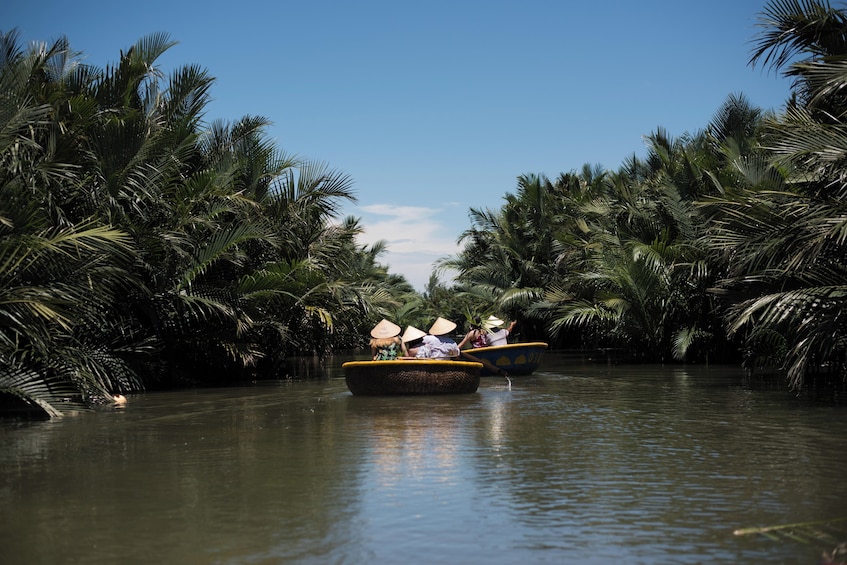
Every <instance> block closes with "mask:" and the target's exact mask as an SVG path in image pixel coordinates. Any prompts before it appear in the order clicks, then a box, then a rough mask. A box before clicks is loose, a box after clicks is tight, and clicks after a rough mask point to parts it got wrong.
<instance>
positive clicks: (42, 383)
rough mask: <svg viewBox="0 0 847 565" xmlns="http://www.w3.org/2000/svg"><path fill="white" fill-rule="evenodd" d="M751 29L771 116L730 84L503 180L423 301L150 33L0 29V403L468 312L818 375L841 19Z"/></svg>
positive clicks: (637, 357)
mask: <svg viewBox="0 0 847 565" xmlns="http://www.w3.org/2000/svg"><path fill="white" fill-rule="evenodd" d="M760 24H761V28H760V29H761V31H760V32H759V33H758V35H756V37H755V38H754V42H753V46H754V47H753V49H752V51H751V53H750V54H749V64H750V66H751V67H754V68H755V67H757V66H758V67H763V68H767V69H768V70H771V71H774V72H776V73H782V74H783V75H785V76H787V77H790V78H791V79H792V80H793V86H792V91H791V92H790V93H789V96H788V99H787V100H786V104H785V107H784V108H783V109H781V110H780V111H778V112H777V111H773V110H762V109H759V108H755V107H752V106H751V105H750V103H749V102H748V101H747V100H746V98H745V97H744V96H743V94H730V95H729V96H728V97H727V99H726V101H725V103H724V104H723V106H721V107H720V108H719V109H718V110H717V112H716V113H715V115H714V117H713V119H712V121H711V122H710V123H708V124H705V125H704V127H703V129H702V130H700V131H698V132H695V133H686V134H684V135H682V136H681V137H679V138H673V137H671V135H670V134H669V133H668V132H666V131H664V130H663V129H662V128H658V129H657V130H656V131H655V132H653V133H652V134H650V135H649V136H648V137H647V140H648V154H647V156H646V158H644V159H638V158H635V157H633V158H631V159H630V160H628V161H626V162H624V163H623V164H622V165H621V166H620V167H619V168H618V169H617V170H614V171H612V170H604V169H602V168H600V167H596V166H591V165H585V166H584V167H583V168H582V170H580V171H571V172H568V173H562V174H560V175H559V176H558V177H556V178H555V179H550V178H548V177H546V176H545V175H543V174H524V175H521V176H519V177H518V182H517V187H516V190H515V192H514V193H512V194H507V195H506V196H505V198H504V200H505V202H504V204H503V205H502V207H501V208H500V209H498V210H490V209H471V210H470V218H471V226H470V227H469V228H468V229H467V230H466V231H465V232H464V233H463V234H462V238H461V244H462V250H461V251H460V252H459V253H458V254H457V255H455V256H451V257H445V258H443V259H442V260H441V261H440V262H439V264H438V268H437V269H436V271H435V272H434V273H433V274H432V277H431V279H430V283H429V285H428V286H427V288H426V290H425V291H424V292H423V293H418V292H416V291H415V290H414V289H413V288H412V286H411V285H410V284H409V283H408V282H407V281H406V280H405V279H404V278H403V277H402V276H400V275H396V274H392V273H390V272H389V269H388V267H386V266H385V265H383V264H381V263H380V256H381V255H382V253H383V252H384V250H385V244H384V243H382V242H381V243H377V244H374V245H369V246H362V245H359V244H357V243H356V235H357V234H358V233H360V232H361V229H362V228H361V225H360V220H359V219H358V218H354V217H346V218H340V217H337V216H336V214H335V212H334V211H335V210H337V209H339V208H340V206H341V205H342V204H343V203H345V202H351V201H355V194H354V193H353V191H352V188H351V187H352V179H350V178H349V177H348V176H347V175H346V174H344V173H343V172H339V171H336V170H333V169H332V168H330V167H329V166H327V165H325V164H322V163H318V162H313V161H309V160H304V159H301V158H298V157H295V156H293V155H292V154H289V153H287V152H286V151H284V150H282V149H281V148H279V147H277V146H276V145H275V144H274V143H273V142H271V140H269V139H268V137H267V136H266V134H265V128H266V127H267V126H268V125H269V124H270V121H269V120H268V119H267V118H264V117H261V116H251V115H245V116H244V117H242V118H239V119H236V120H235V121H233V122H225V121H222V120H217V121H212V122H207V121H205V112H206V108H207V104H208V102H209V100H210V92H211V90H212V87H213V83H214V79H213V77H211V76H210V75H209V74H208V73H207V71H206V70H205V69H203V68H201V67H199V66H196V65H186V66H182V67H178V68H175V69H172V70H170V71H169V72H167V73H166V72H165V69H161V68H160V67H159V66H158V65H157V60H158V58H159V57H160V56H161V55H162V54H163V53H164V52H165V51H167V50H168V49H169V48H170V47H171V46H173V45H174V42H173V41H172V40H171V38H170V37H169V36H168V35H167V34H153V35H150V36H146V37H143V38H142V39H140V40H139V41H137V42H136V43H135V44H133V45H132V46H131V47H130V48H128V49H126V50H125V51H121V52H120V55H119V58H118V60H117V62H116V63H114V64H113V65H109V66H107V67H105V68H98V67H94V66H91V65H88V64H85V63H84V62H83V61H84V58H83V56H82V54H80V53H76V52H74V51H73V50H72V49H71V46H70V43H69V41H68V40H67V39H66V38H62V39H60V40H57V41H55V42H53V43H50V44H47V43H44V44H33V45H31V46H28V47H24V46H22V45H21V44H20V40H19V33H18V31H17V30H15V29H13V30H11V31H0V95H2V97H3V104H2V105H0V132H2V133H0V359H2V366H0V397H2V398H6V399H9V398H13V399H17V400H19V401H21V402H24V403H26V404H27V405H28V406H31V407H33V408H34V409H36V410H37V411H39V412H40V413H42V414H43V415H46V416H48V417H53V416H59V415H61V414H62V413H65V412H68V411H73V410H79V409H81V408H85V407H86V406H89V405H91V404H92V403H96V402H113V401H114V400H115V399H116V398H117V395H124V394H129V393H132V392H134V391H139V390H144V389H154V388H169V387H175V386H187V385H196V386H212V385H226V384H235V383H239V382H249V381H253V380H257V379H274V378H290V377H292V376H294V377H297V376H298V375H291V374H289V373H288V372H286V370H285V367H286V360H288V359H291V358H292V357H295V356H303V355H308V356H313V357H314V358H316V359H320V358H322V357H323V356H326V355H328V354H331V352H333V351H340V350H344V349H353V348H364V347H365V346H366V338H367V335H368V330H369V328H371V327H372V326H373V325H374V323H376V322H377V321H379V320H380V319H382V318H387V319H389V320H392V321H394V322H395V323H397V324H399V325H401V326H407V325H411V326H414V327H427V326H428V325H429V323H430V322H431V321H432V320H433V319H435V318H436V317H438V316H442V317H445V318H447V319H450V320H454V321H456V322H460V327H461V326H462V322H463V321H466V320H468V319H470V317H471V315H472V313H479V312H490V311H492V310H493V311H495V312H496V313H498V314H499V315H500V316H505V317H507V318H508V319H510V320H517V321H518V326H517V327H518V332H519V336H518V338H519V339H520V340H522V341H532V340H541V341H546V342H548V343H550V346H551V349H569V348H572V349H592V350H602V351H619V352H622V354H623V355H624V356H626V357H627V358H629V359H631V360H632V361H636V362H649V363H655V362H662V363H674V362H690V363H706V362H709V363H735V364H741V365H742V366H744V367H745V368H746V369H747V370H748V371H750V372H751V373H755V372H760V371H761V370H762V369H763V368H768V369H770V370H775V371H776V372H778V374H779V375H780V378H782V379H784V382H785V383H786V384H787V386H789V387H791V388H792V389H795V390H800V389H802V388H803V387H804V386H807V385H808V384H810V383H812V382H815V381H816V380H818V379H823V380H826V381H827V382H833V383H834V384H835V386H843V384H844V379H845V369H846V368H847V321H845V310H844V306H843V305H844V303H845V295H847V261H845V258H847V253H845V251H847V247H845V243H847V175H845V170H847V144H845V143H844V141H843V135H842V131H843V128H844V121H845V115H847V114H846V113H847V94H845V93H847V89H845V86H847V78H845V76H844V75H843V73H841V70H840V69H841V66H842V63H841V61H843V59H844V58H845V56H847V14H845V11H844V10H836V9H834V8H832V7H831V6H830V4H829V3H828V2H821V1H803V2H793V1H792V2H784V1H772V2H769V3H768V4H767V5H766V6H765V7H764V8H763V11H762V12H761V13H760ZM742 56H744V54H743V53H739V57H742ZM447 269H449V270H451V271H454V272H457V273H458V275H457V276H456V278H455V282H454V283H453V284H452V285H451V286H450V287H447V286H445V285H444V284H443V283H441V282H440V281H439V278H438V275H439V274H441V273H442V272H444V270H447ZM288 366H290V364H289V365H288Z"/></svg>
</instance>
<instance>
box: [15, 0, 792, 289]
mask: <svg viewBox="0 0 847 565" xmlns="http://www.w3.org/2000/svg"><path fill="white" fill-rule="evenodd" d="M764 5H765V2H764V1H761V0H755V1H754V0H713V1H710V2H688V1H680V0H661V1H660V0H641V1H637V2H636V1H632V0H619V1H613V0H595V1H594V2H572V1H570V0H520V1H518V0H514V1H511V0H510V1H501V0H464V1H463V0H452V1H442V0H431V1H426V2H404V1H402V0H395V1H387V0H360V1H358V2H354V1H342V0H310V1H303V0H300V1H297V2H291V1H288V0H279V1H248V0H244V1H241V2H217V1H206V2H187V1H180V0H171V1H170V2H163V1H161V0H150V1H147V2H133V3H122V2H114V1H90V0H80V1H77V2H66V1H63V2H58V1H52V0H41V1H39V2H20V1H17V2H6V3H4V5H3V7H0V22H2V23H0V30H2V31H4V32H5V31H7V30H9V29H11V28H13V27H17V28H18V29H19V31H20V32H21V34H22V38H23V40H24V41H25V42H30V41H49V40H54V39H56V38H58V37H59V36H61V35H66V36H67V37H68V38H69V40H70V43H71V46H72V48H74V49H76V50H78V51H82V52H83V53H84V54H85V55H86V59H87V61H88V62H90V63H92V64H96V65H100V66H104V65H106V64H107V63H112V62H115V61H116V60H117V59H118V56H119V53H120V51H121V50H125V49H127V48H128V47H129V46H131V45H132V44H133V43H134V42H135V41H136V40H138V39H139V38H141V37H143V36H145V35H147V34H150V33H155V32H166V33H168V34H170V36H171V38H172V39H173V40H175V41H178V42H179V43H178V45H176V46H175V47H173V48H172V49H171V50H170V51H168V53H167V54H166V55H165V56H164V57H163V58H162V59H161V60H160V63H161V66H162V69H163V70H164V71H165V72H168V71H170V70H171V69H173V68H175V67H177V66H180V65H184V64H198V65H200V66H202V67H205V68H206V69H208V71H209V72H210V74H212V75H213V76H215V77H216V79H217V80H216V83H215V85H214V86H213V88H212V96H213V98H214V101H213V103H212V104H211V106H210V108H209V112H208V114H207V119H208V120H209V121H211V120H215V119H223V120H227V121H234V120H237V119H238V118H240V117H242V116H244V115H248V114H249V115H261V116H264V117H266V118H268V119H270V120H271V121H273V122H274V126H273V127H272V128H271V129H270V130H269V131H268V133H269V135H270V136H271V137H272V138H274V139H275V140H276V141H277V143H278V144H279V146H280V147H281V148H283V149H285V151H286V152H288V153H293V154H296V155H299V156H301V157H306V158H309V159H312V160H315V161H321V162H325V163H327V164H328V165H329V166H330V167H331V168H333V169H335V170H338V171H342V172H344V173H346V174H348V175H350V177H352V179H353V181H354V189H355V191H356V195H357V198H358V203H357V204H356V205H349V206H345V207H344V209H343V210H340V211H339V212H340V214H342V215H345V216H346V215H354V216H357V217H359V218H361V220H362V224H363V225H364V227H365V229H366V234H365V236H364V239H363V240H362V243H367V242H371V241H375V240H379V239H384V240H386V241H387V242H388V244H389V253H388V254H386V255H385V256H384V257H383V262H385V263H387V264H388V265H389V267H390V270H391V272H395V273H400V274H403V275H405V276H406V278H407V279H408V280H409V281H410V282H411V283H412V284H413V285H414V286H415V287H416V288H417V289H418V290H423V288H424V285H425V284H426V281H427V280H428V278H429V274H430V270H431V264H432V262H433V261H434V260H436V259H438V258H439V257H443V256H446V255H449V254H452V253H455V252H456V251H457V250H458V247H457V239H458V237H459V236H460V234H461V233H462V232H463V231H464V230H466V229H467V228H469V227H470V222H469V220H468V210H469V209H470V208H472V207H474V208H492V209H497V208H499V207H500V206H501V205H502V203H503V196H504V195H505V194H506V193H508V192H514V191H515V188H516V179H517V177H518V176H520V175H522V174H527V173H538V174H544V175H546V176H548V177H550V178H551V179H552V178H555V177H557V176H558V175H559V174H560V173H563V172H569V171H573V170H578V169H580V168H581V167H582V165H583V164H586V163H588V164H599V165H602V166H604V167H606V168H607V169H612V170H614V169H617V168H618V166H619V165H620V164H621V163H622V162H623V161H624V160H625V159H626V158H628V157H629V156H631V155H633V154H635V155H638V156H643V155H644V154H645V150H644V143H643V136H645V135H649V134H650V133H652V132H654V131H655V130H656V129H657V128H658V127H662V128H664V129H665V130H667V131H668V132H669V133H670V134H671V135H672V136H675V137H677V136H680V135H682V134H684V133H686V132H695V131H697V130H700V129H702V128H703V127H705V126H706V125H707V124H708V122H709V121H710V120H711V118H712V117H713V115H714V114H715V112H716V111H717V110H718V108H719V107H720V106H721V104H722V103H723V102H724V101H725V100H726V98H727V96H728V95H730V94H735V93H743V94H744V95H745V96H746V97H747V98H748V99H749V100H750V101H751V102H752V103H753V104H755V105H757V106H759V107H761V108H764V109H773V110H779V109H781V108H782V105H783V103H784V101H785V100H786V99H787V98H788V95H789V83H788V82H787V81H786V80H785V79H783V78H781V77H777V76H776V75H774V73H773V72H769V70H768V69H763V68H760V67H757V68H755V69H754V68H751V67H750V66H749V65H748V63H747V61H748V59H749V55H750V50H751V46H752V44H751V41H752V40H753V39H754V37H755V35H756V33H757V31H758V30H759V28H757V26H756V24H757V21H758V16H759V14H760V12H761V10H762V8H763V7H764Z"/></svg>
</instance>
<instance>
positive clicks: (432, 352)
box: [417, 316, 459, 359]
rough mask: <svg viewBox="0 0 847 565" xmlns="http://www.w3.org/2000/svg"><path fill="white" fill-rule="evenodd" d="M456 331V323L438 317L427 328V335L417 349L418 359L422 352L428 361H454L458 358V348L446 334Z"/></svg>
mask: <svg viewBox="0 0 847 565" xmlns="http://www.w3.org/2000/svg"><path fill="white" fill-rule="evenodd" d="M455 329H456V323H455V322H451V321H450V320H446V319H444V318H442V317H440V316H439V317H438V318H437V319H436V320H435V322H434V323H433V324H432V326H431V327H430V328H429V333H428V334H427V335H425V336H424V338H423V345H422V347H421V348H420V349H418V353H417V355H418V357H420V356H421V355H422V351H421V350H424V352H425V354H427V355H428V357H427V358H429V359H454V358H456V357H458V356H459V346H458V345H456V342H455V341H454V340H453V338H451V337H450V336H449V335H448V334H449V333H450V332H452V331H453V330H455Z"/></svg>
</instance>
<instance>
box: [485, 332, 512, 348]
mask: <svg viewBox="0 0 847 565" xmlns="http://www.w3.org/2000/svg"><path fill="white" fill-rule="evenodd" d="M508 337H509V330H504V329H502V328H501V329H499V330H497V331H496V332H491V333H490V334H488V345H491V346H494V345H506V344H507V343H509V342H508V341H507V338H508Z"/></svg>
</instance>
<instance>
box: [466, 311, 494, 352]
mask: <svg viewBox="0 0 847 565" xmlns="http://www.w3.org/2000/svg"><path fill="white" fill-rule="evenodd" d="M470 326H471V329H470V330H468V333H466V334H465V337H464V338H462V341H460V342H459V350H461V349H462V348H464V347H465V345H466V344H470V346H471V347H472V348H477V347H488V336H487V334H488V332H486V331H485V328H483V327H482V320H481V319H480V318H479V317H478V316H477V317H475V318H474V319H473V320H471V324H470Z"/></svg>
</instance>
